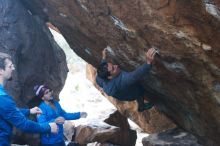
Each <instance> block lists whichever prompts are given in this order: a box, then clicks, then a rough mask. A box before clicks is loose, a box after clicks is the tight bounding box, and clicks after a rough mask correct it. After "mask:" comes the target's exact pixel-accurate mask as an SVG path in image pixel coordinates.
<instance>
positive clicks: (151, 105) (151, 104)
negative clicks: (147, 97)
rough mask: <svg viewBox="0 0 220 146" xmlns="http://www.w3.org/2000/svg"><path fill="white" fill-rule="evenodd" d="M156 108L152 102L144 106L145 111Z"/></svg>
mask: <svg viewBox="0 0 220 146" xmlns="http://www.w3.org/2000/svg"><path fill="white" fill-rule="evenodd" d="M153 106H154V104H153V103H152V102H148V103H145V104H144V110H148V109H151V108H152V107H153Z"/></svg>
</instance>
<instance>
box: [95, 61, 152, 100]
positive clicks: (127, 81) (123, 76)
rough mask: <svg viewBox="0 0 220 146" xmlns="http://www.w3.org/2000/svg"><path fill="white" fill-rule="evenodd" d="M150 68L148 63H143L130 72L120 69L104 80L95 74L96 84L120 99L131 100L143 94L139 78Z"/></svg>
mask: <svg viewBox="0 0 220 146" xmlns="http://www.w3.org/2000/svg"><path fill="white" fill-rule="evenodd" d="M150 69H151V65H150V64H146V63H145V64H143V65H141V66H140V67H138V68H137V69H135V70H134V71H132V72H125V71H121V72H120V74H119V75H118V76H116V77H114V78H113V79H110V80H104V79H102V78H100V77H99V76H96V82H97V84H98V85H99V86H100V87H102V88H103V90H104V91H105V93H106V94H107V95H109V96H113V97H115V98H117V99H118V100H121V101H132V100H135V99H137V98H141V97H143V96H144V89H143V87H142V86H141V85H140V84H139V82H138V81H139V80H140V79H141V78H142V77H144V76H145V75H146V74H147V73H148V72H149V71H150Z"/></svg>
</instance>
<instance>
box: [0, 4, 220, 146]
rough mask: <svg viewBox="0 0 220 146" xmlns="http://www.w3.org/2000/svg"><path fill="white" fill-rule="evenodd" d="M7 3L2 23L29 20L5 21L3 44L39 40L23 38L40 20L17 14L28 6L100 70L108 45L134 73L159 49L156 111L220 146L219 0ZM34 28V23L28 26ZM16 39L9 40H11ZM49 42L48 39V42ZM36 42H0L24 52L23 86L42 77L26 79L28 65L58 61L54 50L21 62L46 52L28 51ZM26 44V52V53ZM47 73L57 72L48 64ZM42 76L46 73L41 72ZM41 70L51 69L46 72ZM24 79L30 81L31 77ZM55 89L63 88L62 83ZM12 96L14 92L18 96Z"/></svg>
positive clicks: (150, 83) (152, 84)
mask: <svg viewBox="0 0 220 146" xmlns="http://www.w3.org/2000/svg"><path fill="white" fill-rule="evenodd" d="M0 2H1V7H0V8H1V9H3V10H2V11H1V14H0V16H1V19H0V22H3V21H2V17H4V15H6V14H7V15H11V16H12V15H13V16H14V15H15V14H16V15H15V16H16V18H21V19H22V22H23V23H22V24H23V25H22V27H21V25H18V23H17V22H18V20H20V19H14V18H13V17H8V19H5V21H4V23H1V24H0V26H1V39H2V38H4V40H3V41H1V42H4V44H10V43H11V42H13V43H14V44H22V43H20V42H19V41H22V42H26V41H27V40H28V39H30V38H31V36H32V35H31V36H30V37H24V36H26V35H25V34H28V33H31V32H30V31H26V33H22V32H24V30H23V29H20V28H23V27H24V26H25V27H29V28H30V26H32V25H37V24H39V23H34V24H32V23H31V22H33V21H27V20H26V17H17V16H21V14H20V13H18V12H19V11H22V10H23V9H21V10H18V9H16V5H18V4H20V2H22V3H23V4H24V6H25V7H26V9H27V10H26V11H24V10H23V11H22V13H25V14H26V15H29V17H31V18H32V17H34V16H35V17H37V18H39V19H38V20H44V21H50V22H51V23H52V24H53V25H55V26H56V27H57V28H58V29H59V30H60V32H61V33H62V34H63V35H64V37H65V38H66V40H67V41H68V42H69V44H70V46H71V48H72V49H73V50H74V51H75V52H76V53H77V54H78V55H79V56H81V57H82V58H83V59H85V60H86V61H87V62H89V63H91V64H92V65H94V66H97V64H98V62H99V61H100V58H101V51H102V49H103V48H104V47H106V46H109V52H110V54H111V58H112V59H113V61H115V62H116V63H118V64H119V65H120V66H121V67H122V69H124V70H128V71H129V70H133V69H134V68H135V67H137V66H139V65H140V64H142V63H143V62H144V52H145V51H146V49H147V48H148V47H150V46H155V47H157V48H158V49H159V50H160V58H157V59H156V60H155V64H154V66H153V70H152V72H151V73H150V76H149V77H148V78H146V79H145V80H143V84H144V86H145V89H146V91H148V93H149V95H148V97H150V98H152V99H156V100H155V101H156V102H157V107H158V109H159V110H160V111H161V112H163V113H165V114H166V115H167V116H169V117H170V118H171V119H172V120H173V121H174V122H175V123H176V124H177V125H179V126H180V127H182V128H184V129H185V130H187V131H189V132H191V133H193V134H195V135H196V136H197V137H198V138H199V140H200V142H202V143H204V144H205V145H218V144H219V143H220V140H219V135H220V118H219V117H220V106H219V105H220V61H219V56H220V53H219V52H220V41H219V38H220V16H219V8H220V0H196V1H192V0H120V1H119V0H105V1H103V0H71V1H68V0H65V1H49V0H32V1H29V0H20V1H16V2H15V1H13V0H7V1H6V0H1V1H0ZM12 2H13V6H12V4H11V3H12ZM10 4H11V5H10ZM8 6H11V7H10V10H11V11H4V10H5V8H4V7H8ZM12 10H13V11H12ZM17 11H18V12H17ZM2 12H3V13H2ZM28 12H29V14H28ZM31 14H32V15H31ZM10 21H11V22H14V23H13V24H16V26H17V27H4V26H5V25H6V26H7V24H10V23H8V22H10ZM27 22H29V23H27ZM30 23H31V24H32V25H27V24H30ZM24 24H25V25H24ZM12 28H13V30H14V31H15V32H18V33H16V34H14V35H13V33H8V32H10V31H7V29H12ZM39 29H42V27H40V28H39ZM27 30H29V29H27ZM43 30H44V29H43ZM14 31H11V32H14ZM41 31H42V30H41ZM41 31H38V32H41ZM2 32H4V33H2ZM38 32H36V33H38ZM2 34H4V35H2ZM22 34H23V35H22ZM34 34H35V33H34ZM35 35H36V34H35ZM2 36H3V37H2ZM17 36H20V37H19V40H18V39H17V40H15V39H14V38H17ZM44 37H45V36H44ZM44 37H43V36H42V37H37V38H38V39H42V38H44ZM34 38H35V37H34ZM34 38H33V39H34ZM38 39H36V38H35V41H33V42H38V41H37V40H38ZM9 40H10V43H6V42H8V41H9ZM47 40H48V41H49V39H47ZM45 41H46V40H44V39H43V42H45ZM48 41H47V42H48ZM35 45H36V44H35V43H33V44H32V45H30V44H26V43H25V45H24V44H23V45H18V46H16V45H14V46H13V45H12V46H11V45H10V46H7V45H2V44H1V47H2V48H3V49H4V50H5V51H6V50H7V51H6V52H13V50H9V48H10V49H13V48H15V49H16V50H18V51H17V54H20V55H15V56H22V57H19V59H20V60H22V61H20V62H19V63H18V64H17V65H16V67H17V68H18V69H19V70H20V72H21V71H23V74H19V75H20V76H19V79H20V80H22V81H24V80H25V79H28V80H25V81H26V82H31V81H32V80H33V78H34V79H35V75H36V74H35V75H33V76H28V75H31V74H28V75H27V73H29V71H28V72H27V71H26V70H25V68H26V67H27V66H28V65H30V64H31V63H32V66H33V65H35V64H36V63H37V64H38V65H39V66H41V65H44V61H45V60H46V58H47V59H48V57H49V56H53V55H52V54H53V53H52V54H50V53H48V54H47V55H46V56H45V57H43V58H44V59H43V60H41V61H42V62H40V61H39V62H36V61H33V62H32V61H30V64H28V63H27V62H26V64H22V65H21V64H20V63H21V62H24V61H27V60H32V59H33V60H34V59H35V58H34V57H30V56H28V55H27V56H26V57H24V55H23V54H24V53H25V52H26V53H27V52H29V53H30V54H31V53H33V52H34V54H38V53H39V52H38V51H40V50H39V49H43V48H44V47H43V48H41V47H39V46H38V45H37V46H38V47H39V48H38V49H33V51H30V50H29V49H28V48H30V46H31V47H36V46H35ZM48 45H49V44H48ZM27 46H29V47H27ZM5 47H6V48H5ZM23 47H24V48H25V49H19V48H23ZM27 49H28V50H27ZM21 50H22V51H21ZM44 50H45V49H44ZM11 54H13V53H11ZM14 54H15V53H14ZM41 55H42V56H44V55H43V54H41ZM50 60H51V62H53V61H54V60H53V59H50ZM47 69H51V68H50V67H47V68H46V70H47ZM33 70H34V69H33ZM35 71H36V72H37V71H39V70H37V69H36V68H35ZM40 71H41V72H44V70H40ZM40 71H39V72H40ZM50 71H51V70H50ZM50 73H51V72H50ZM56 75H57V74H56ZM24 76H25V77H27V76H28V77H29V78H25V79H24ZM38 78H40V77H38ZM49 79H50V80H53V79H54V78H51V74H50V78H49ZM41 81H42V80H41ZM16 83H19V82H16ZM22 85H29V86H27V88H28V87H29V88H30V86H31V85H32V84H22ZM54 86H58V82H56V84H55V85H54ZM19 87H20V86H19ZM22 87H23V86H22ZM14 89H15V88H14ZM18 91H20V90H18ZM30 91H31V90H30V89H29V90H25V91H24V92H20V93H21V94H25V95H26V94H27V93H26V92H30ZM11 93H15V92H12V91H11ZM16 93H19V92H16Z"/></svg>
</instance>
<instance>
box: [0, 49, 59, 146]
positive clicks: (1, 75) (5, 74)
mask: <svg viewBox="0 0 220 146" xmlns="http://www.w3.org/2000/svg"><path fill="white" fill-rule="evenodd" d="M13 70H15V68H14V65H13V64H12V61H11V57H10V56H9V55H8V54H5V53H1V52H0V111H1V112H0V145H1V146H3V145H4V146H9V145H10V141H11V137H12V128H13V126H15V127H16V128H18V129H21V130H23V131H25V132H31V133H50V132H52V133H57V130H58V127H57V125H56V123H53V122H50V123H46V124H38V123H36V122H33V121H31V120H28V119H27V118H26V117H25V116H28V115H29V114H38V113H41V110H40V109H39V108H38V107H35V108H32V109H18V108H17V107H16V104H15V102H14V100H13V98H12V97H11V96H9V95H8V93H7V92H6V91H5V89H4V87H3V85H5V83H6V81H7V80H11V79H12V71H13Z"/></svg>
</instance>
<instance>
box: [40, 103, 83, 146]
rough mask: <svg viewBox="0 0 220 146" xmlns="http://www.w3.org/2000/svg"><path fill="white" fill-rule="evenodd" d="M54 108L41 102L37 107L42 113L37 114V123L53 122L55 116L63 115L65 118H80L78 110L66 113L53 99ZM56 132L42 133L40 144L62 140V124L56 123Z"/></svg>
mask: <svg viewBox="0 0 220 146" xmlns="http://www.w3.org/2000/svg"><path fill="white" fill-rule="evenodd" d="M54 105H55V109H53V108H52V107H51V106H50V105H48V104H46V103H45V102H42V103H41V104H40V106H39V108H40V109H41V110H42V114H41V115H40V116H38V118H37V120H38V122H39V123H50V122H54V121H55V119H56V118H57V117H63V118H64V119H65V120H76V119H79V118H80V112H76V113H66V112H65V111H64V110H63V109H62V108H61V106H60V104H59V103H58V102H57V101H54ZM58 128H59V130H58V133H57V134H42V135H41V143H42V144H57V143H60V142H62V141H63V137H64V135H63V124H58Z"/></svg>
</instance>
